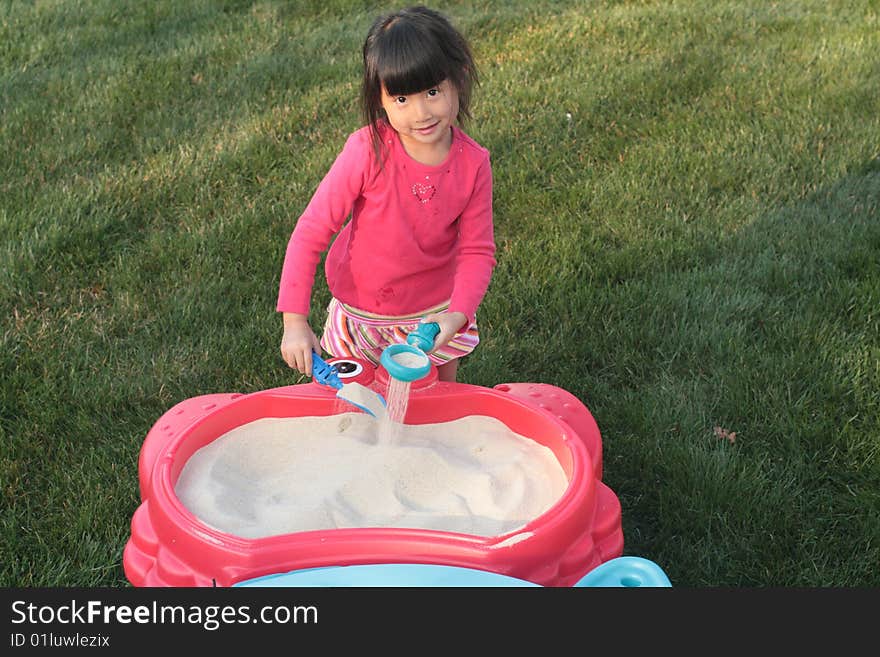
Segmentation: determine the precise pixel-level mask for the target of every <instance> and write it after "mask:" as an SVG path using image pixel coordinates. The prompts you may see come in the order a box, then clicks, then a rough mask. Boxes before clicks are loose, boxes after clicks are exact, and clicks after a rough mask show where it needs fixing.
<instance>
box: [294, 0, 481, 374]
mask: <svg viewBox="0 0 880 657" xmlns="http://www.w3.org/2000/svg"><path fill="white" fill-rule="evenodd" d="M363 61H364V70H363V85H362V89H361V102H362V110H363V114H364V120H365V123H366V125H365V126H364V127H362V128H361V129H359V130H357V131H356V132H354V133H352V134H351V135H350V136H349V138H348V140H347V141H346V143H345V147H344V148H343V149H342V152H341V153H340V154H339V155H338V156H337V158H336V161H335V162H334V163H333V165H332V167H331V168H330V171H329V172H328V173H327V175H326V176H325V177H324V179H323V180H322V181H321V183H320V185H319V186H318V189H317V190H316V191H315V194H314V196H313V197H312V199H311V201H310V202H309V204H308V206H307V207H306V209H305V211H304V212H303V214H302V216H301V217H300V218H299V221H298V222H297V224H296V228H295V229H294V231H293V233H292V235H291V237H290V241H289V243H288V245H287V252H286V255H285V258H284V266H283V268H282V271H281V283H280V290H279V293H278V304H277V310H278V311H279V312H282V313H283V317H284V334H283V337H282V339H281V355H282V357H283V358H284V360H285V361H286V362H287V364H288V365H289V366H290V367H292V368H295V369H297V370H299V371H300V372H302V373H304V374H307V375H311V372H312V349H314V350H315V351H316V352H318V353H321V348H322V347H323V349H324V350H326V351H327V352H328V353H330V354H331V355H333V356H336V357H343V356H349V357H356V358H361V359H364V360H368V361H371V362H372V363H374V364H377V363H378V362H379V358H380V356H381V354H382V351H383V350H384V349H385V348H386V347H387V346H389V345H391V344H395V343H400V342H404V341H405V340H406V335H407V334H408V333H409V332H411V331H413V330H415V329H416V327H417V325H418V323H419V322H420V321H424V322H436V323H437V324H438V325H439V326H440V332H439V333H438V335H437V338H436V340H435V343H434V348H433V349H432V350H431V352H430V353H429V354H428V356H429V357H430V359H431V361H432V362H433V363H434V364H435V365H437V369H438V373H439V375H440V379H441V380H444V381H454V380H455V375H456V370H457V367H458V359H459V358H461V357H462V356H465V355H467V354H468V353H470V352H471V351H473V349H474V347H476V345H477V343H478V342H479V335H478V332H477V325H476V319H475V315H476V311H477V307H478V306H479V305H480V302H481V301H482V299H483V296H484V295H485V293H486V289H487V288H488V286H489V279H490V278H491V275H492V270H493V268H494V267H495V241H494V237H493V228H492V170H491V164H490V160H489V153H488V151H487V150H486V149H485V148H483V147H482V146H480V145H479V144H478V143H477V142H475V141H474V140H473V139H471V138H470V137H469V136H468V135H466V134H465V133H464V132H463V131H462V130H461V128H460V127H459V125H458V124H459V123H461V122H462V120H464V119H466V118H470V112H469V106H470V99H471V90H472V88H473V87H474V86H475V84H476V82H477V71H476V67H475V65H474V61H473V58H472V55H471V51H470V48H469V46H468V44H467V42H466V41H465V39H464V38H463V37H462V36H461V34H460V33H459V32H458V31H457V30H456V29H455V28H454V27H453V26H452V25H451V24H450V23H449V21H448V20H447V19H446V18H445V17H444V16H442V15H441V14H439V13H437V12H435V11H432V10H430V9H426V8H425V7H411V8H408V9H404V10H401V11H398V12H395V13H392V14H389V15H387V16H382V17H380V18H378V19H377V20H376V21H375V22H374V23H373V25H372V27H371V28H370V31H369V33H368V34H367V38H366V40H365V42H364V46H363ZM349 216H350V217H351V220H350V221H349V222H348V223H346V224H345V226H344V227H343V223H344V222H345V221H346V219H348V218H349ZM340 228H341V230H340ZM337 232H338V235H337ZM334 235H336V239H335V240H334V241H333V244H332V246H331V247H330V250H329V251H328V253H327V258H326V261H325V273H326V276H327V283H328V286H329V289H330V292H331V294H332V296H333V298H332V300H331V301H330V305H329V307H328V309H327V322H326V324H325V325H324V333H323V335H322V337H321V340H320V342H319V341H318V339H317V337H316V336H315V334H314V333H313V332H312V329H311V327H310V326H309V324H308V313H309V300H310V297H311V292H312V285H313V283H314V277H315V268H316V266H317V263H318V261H319V260H320V254H321V253H322V252H323V251H324V250H325V249H326V248H327V246H328V245H329V244H330V241H331V239H332V238H333V236H334Z"/></svg>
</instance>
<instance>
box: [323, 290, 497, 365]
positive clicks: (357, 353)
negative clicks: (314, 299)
mask: <svg viewBox="0 0 880 657" xmlns="http://www.w3.org/2000/svg"><path fill="white" fill-rule="evenodd" d="M448 307H449V302H446V303H445V304H442V305H440V306H437V307H435V308H429V309H427V310H424V311H422V312H420V313H416V314H413V315H406V316H402V317H388V316H383V315H375V314H373V313H368V312H367V311H365V310H360V309H358V308H354V307H352V306H349V305H347V304H344V303H342V302H341V301H339V300H337V299H335V298H334V299H331V301H330V305H329V306H327V321H326V323H325V324H324V334H323V335H322V336H321V347H323V349H324V351H326V352H327V353H329V354H332V355H333V356H334V357H336V358H343V357H346V356H347V357H350V358H360V359H361V360H367V361H369V362H371V363H373V365H378V364H379V358H380V357H381V356H382V352H383V351H384V350H385V348H386V347H388V346H390V345H392V344H400V343H404V342H406V336H407V335H408V334H409V333H411V332H412V331H414V330H415V329H416V327H417V326H418V324H419V321H420V320H421V319H422V317H424V316H425V315H429V314H431V313H438V312H443V311H444V310H446V309H447V308H448ZM479 342H480V334H479V331H478V330H477V325H476V323H473V324H470V325H469V326H468V327H466V328H465V329H464V330H463V331H461V332H459V333H456V334H455V335H454V336H453V338H452V340H450V341H449V343H448V344H446V345H445V346H443V347H440V348H439V349H437V350H435V351H433V352H432V353H430V354H428V358H430V359H431V362H432V363H434V364H435V365H438V366H439V365H443V364H444V363H448V362H449V361H451V360H452V359H453V358H461V357H462V356H467V355H468V354H469V353H471V352H472V351H473V350H474V348H475V347H476V346H477V344H479Z"/></svg>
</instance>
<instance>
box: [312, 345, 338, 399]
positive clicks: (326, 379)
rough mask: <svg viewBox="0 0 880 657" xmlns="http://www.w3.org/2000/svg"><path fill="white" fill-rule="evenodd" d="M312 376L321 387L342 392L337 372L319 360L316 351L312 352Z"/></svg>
mask: <svg viewBox="0 0 880 657" xmlns="http://www.w3.org/2000/svg"><path fill="white" fill-rule="evenodd" d="M312 376H313V377H314V378H315V381H317V382H318V383H320V384H322V385H325V386H330V387H331V388H336V389H337V390H342V381H340V380H339V370H337V369H336V368H335V367H334V366H333V365H331V364H330V363H328V362H327V361H325V360H324V359H323V358H321V357H320V356H319V355H318V352H316V351H312Z"/></svg>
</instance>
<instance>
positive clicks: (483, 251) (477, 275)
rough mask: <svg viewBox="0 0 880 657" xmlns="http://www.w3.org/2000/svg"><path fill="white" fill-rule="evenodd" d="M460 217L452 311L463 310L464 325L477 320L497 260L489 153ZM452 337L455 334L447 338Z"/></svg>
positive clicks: (450, 311) (451, 301)
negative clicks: (479, 307) (478, 308)
mask: <svg viewBox="0 0 880 657" xmlns="http://www.w3.org/2000/svg"><path fill="white" fill-rule="evenodd" d="M458 221H459V225H458V257H457V259H456V266H455V280H454V281H453V287H452V298H451V299H450V302H449V313H454V312H459V313H462V314H463V315H464V317H465V320H466V321H465V322H462V326H466V325H467V324H469V323H471V322H473V321H474V316H475V315H476V312H477V307H478V306H479V305H480V302H482V300H483V297H484V296H485V294H486V290H487V289H488V287H489V281H490V280H491V278H492V270H493V269H494V268H495V264H496V261H495V234H494V226H493V221H492V168H491V164H490V161H489V157H488V154H487V155H486V159H485V160H484V161H483V163H482V164H481V166H480V168H479V170H478V172H477V177H476V182H475V185H474V191H473V193H472V194H471V199H470V202H469V203H468V205H467V207H466V208H465V209H464V211H463V212H462V214H461V217H460V218H459V220H458ZM461 328H462V327H458V329H456V330H459V329H461ZM453 333H454V332H453ZM451 338H452V334H450V336H449V338H447V341H448V339H451Z"/></svg>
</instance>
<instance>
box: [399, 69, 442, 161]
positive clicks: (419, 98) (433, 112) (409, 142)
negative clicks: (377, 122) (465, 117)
mask: <svg viewBox="0 0 880 657" xmlns="http://www.w3.org/2000/svg"><path fill="white" fill-rule="evenodd" d="M382 108H383V109H384V110H385V114H387V116H388V122H389V123H390V124H391V127H392V128H394V129H395V130H396V131H397V133H398V134H399V135H400V140H401V141H402V142H403V145H404V147H405V148H406V149H407V151H408V152H409V153H410V155H413V156H417V155H426V156H429V157H430V156H436V155H445V153H446V152H447V151H448V150H449V146H450V145H451V144H452V131H451V128H452V124H453V123H454V122H455V119H456V117H457V116H458V90H457V89H456V88H455V85H453V84H451V83H450V82H449V80H444V81H443V82H441V83H440V84H438V85H437V86H436V87H431V88H430V89H426V90H425V91H421V92H419V93H415V94H410V95H408V96H391V95H389V94H388V91H387V89H385V85H384V84H383V85H382Z"/></svg>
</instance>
